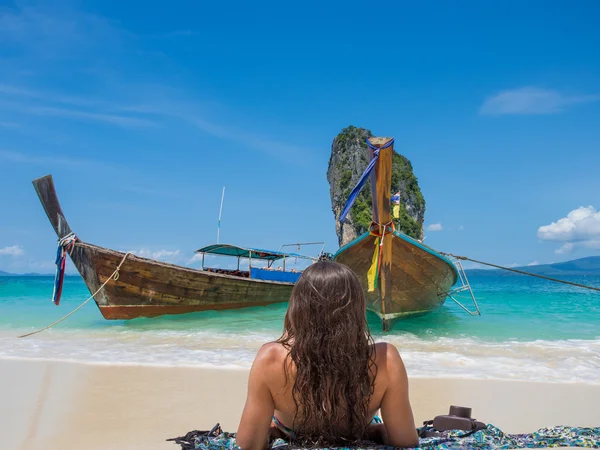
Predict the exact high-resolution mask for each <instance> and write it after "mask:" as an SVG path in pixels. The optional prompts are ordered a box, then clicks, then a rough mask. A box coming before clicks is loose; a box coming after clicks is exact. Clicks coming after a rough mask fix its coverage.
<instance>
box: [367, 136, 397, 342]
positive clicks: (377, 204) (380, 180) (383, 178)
mask: <svg viewBox="0 0 600 450" xmlns="http://www.w3.org/2000/svg"><path fill="white" fill-rule="evenodd" d="M392 139H393V138H388V137H372V138H369V142H370V143H371V146H372V147H375V148H381V147H383V146H384V145H386V144H387V143H388V142H389V141H390V140H392ZM393 151H394V144H392V145H390V146H389V147H387V148H384V149H381V150H380V151H379V159H378V160H377V162H376V163H375V168H374V170H373V172H372V174H371V195H372V199H373V224H372V225H371V231H373V232H376V233H378V234H379V235H380V236H384V233H386V228H387V233H389V232H390V231H391V224H392V214H391V211H390V192H391V187H392V154H393ZM373 153H374V150H373V149H372V148H369V156H370V158H371V159H372V158H373ZM386 225H387V227H386ZM392 240H393V235H391V234H386V235H385V237H384V239H383V245H382V246H381V249H380V250H381V255H380V258H381V266H380V270H379V280H378V283H377V290H378V294H379V298H380V299H381V315H382V319H381V322H382V327H383V331H388V330H389V328H390V325H391V324H390V322H389V320H387V319H386V318H385V315H386V313H387V310H388V309H389V308H388V305H389V304H390V302H391V301H392V248H393V246H392Z"/></svg>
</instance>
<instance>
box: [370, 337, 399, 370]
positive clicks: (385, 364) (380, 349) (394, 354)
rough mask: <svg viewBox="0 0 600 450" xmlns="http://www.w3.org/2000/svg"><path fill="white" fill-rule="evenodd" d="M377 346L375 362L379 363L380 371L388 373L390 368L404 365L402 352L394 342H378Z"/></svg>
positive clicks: (378, 368) (375, 345)
mask: <svg viewBox="0 0 600 450" xmlns="http://www.w3.org/2000/svg"><path fill="white" fill-rule="evenodd" d="M373 345H374V347H375V364H377V371H378V373H387V372H388V371H389V370H395V369H397V368H398V366H399V365H401V366H404V364H403V362H402V358H401V357H400V352H398V349H397V348H396V346H395V345H394V344H390V343H389V342H377V343H376V344H373Z"/></svg>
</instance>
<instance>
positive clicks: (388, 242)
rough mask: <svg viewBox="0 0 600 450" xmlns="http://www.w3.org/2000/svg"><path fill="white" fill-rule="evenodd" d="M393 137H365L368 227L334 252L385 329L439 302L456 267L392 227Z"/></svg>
mask: <svg viewBox="0 0 600 450" xmlns="http://www.w3.org/2000/svg"><path fill="white" fill-rule="evenodd" d="M393 142H394V140H393V138H370V139H369V140H368V141H367V144H368V147H369V156H370V159H371V160H372V161H374V162H373V166H372V167H373V171H372V172H371V175H370V177H371V197H372V201H373V220H372V223H371V227H370V232H367V233H366V234H364V235H362V236H360V237H358V238H357V239H354V240H353V241H352V242H350V243H349V244H347V245H345V246H344V247H342V248H341V249H340V250H338V252H337V253H336V254H335V255H334V260H335V261H337V262H339V263H342V264H345V265H346V266H348V267H349V268H350V269H352V270H353V271H354V273H356V275H357V276H358V278H359V279H360V282H361V284H362V286H363V289H364V291H365V297H366V300H367V308H368V309H369V310H371V311H373V312H375V313H376V314H377V315H378V316H379V317H380V318H381V322H382V328H383V330H384V331H387V330H389V329H390V328H391V326H392V324H393V322H394V321H395V320H396V319H399V318H405V317H410V316H415V315H421V314H425V313H427V312H430V311H433V310H435V309H438V308H439V307H441V306H442V304H443V303H444V301H445V300H446V297H447V296H448V293H449V291H450V288H451V287H452V285H454V283H456V281H457V278H458V272H457V270H456V268H455V267H454V264H452V262H451V261H449V260H448V259H446V258H445V257H443V256H442V255H440V254H439V253H437V252H436V251H435V250H433V249H430V248H429V247H427V246H425V245H423V244H421V243H420V242H418V241H416V240H414V239H412V238H410V237H408V236H406V235H405V234H403V233H398V232H396V231H394V226H393V220H392V215H391V211H390V204H391V200H390V191H391V181H392V152H393V148H394V147H393ZM378 236H383V237H382V238H381V239H382V241H381V246H380V247H379V260H378V261H379V263H378V267H379V270H378V279H377V286H376V287H375V286H373V288H374V289H373V290H372V291H369V285H368V278H367V277H368V272H369V269H370V267H371V265H372V264H373V256H374V254H375V251H376V249H377V247H376V246H375V243H376V241H378V239H379V238H378Z"/></svg>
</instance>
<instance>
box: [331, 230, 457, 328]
mask: <svg viewBox="0 0 600 450" xmlns="http://www.w3.org/2000/svg"><path fill="white" fill-rule="evenodd" d="M375 238H376V237H375V236H373V235H370V234H369V233H366V234H364V235H363V236H360V237H359V238H357V239H355V240H354V241H352V242H351V243H349V244H348V245H346V246H345V247H342V248H341V249H340V250H339V251H338V252H337V253H336V254H335V256H334V259H335V261H337V262H339V263H341V264H344V265H346V266H348V267H350V268H351V269H352V270H353V271H354V273H356V275H357V276H358V278H359V280H360V282H361V284H362V286H363V289H364V292H365V296H366V300H367V309H369V310H370V311H373V312H374V313H375V314H377V315H378V316H379V317H380V318H381V319H382V320H383V321H384V322H387V323H388V325H391V324H392V323H393V321H394V320H396V319H399V318H407V317H412V316H418V315H422V314H425V313H428V312H431V311H435V310H436V309H439V308H440V307H441V306H442V305H443V304H444V301H445V300H446V297H447V296H448V292H449V291H450V288H451V287H452V286H453V285H454V283H456V279H457V273H456V269H455V268H454V265H453V264H452V262H450V261H449V260H447V259H446V258H444V257H443V256H442V255H440V254H439V253H437V252H435V251H434V250H431V249H429V248H428V247H426V246H424V245H422V244H420V243H419V242H418V241H415V240H414V239H412V238H410V237H408V236H406V235H403V234H401V233H398V232H394V234H390V235H386V237H385V239H389V240H390V241H391V249H392V252H391V253H392V259H391V270H390V272H391V277H389V278H390V279H389V288H390V289H391V295H387V296H385V301H384V302H382V299H381V295H380V294H379V291H378V290H377V289H376V290H374V291H373V292H369V291H368V281H367V272H368V271H369V268H370V267H371V262H372V258H373V252H374V250H375Z"/></svg>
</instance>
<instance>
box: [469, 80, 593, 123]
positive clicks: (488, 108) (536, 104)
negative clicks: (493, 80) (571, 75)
mask: <svg viewBox="0 0 600 450" xmlns="http://www.w3.org/2000/svg"><path fill="white" fill-rule="evenodd" d="M599 100H600V95H568V94H564V93H561V92H559V91H556V90H551V89H542V88H537V87H522V88H518V89H511V90H507V91H502V92H500V93H498V94H496V95H493V96H491V97H489V98H488V99H486V100H485V101H484V102H483V105H481V108H480V110H479V112H480V114H484V115H494V116H499V115H527V114H555V113H559V112H562V111H564V110H565V109H567V108H568V107H570V106H574V105H577V104H581V103H590V102H596V101H599Z"/></svg>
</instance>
